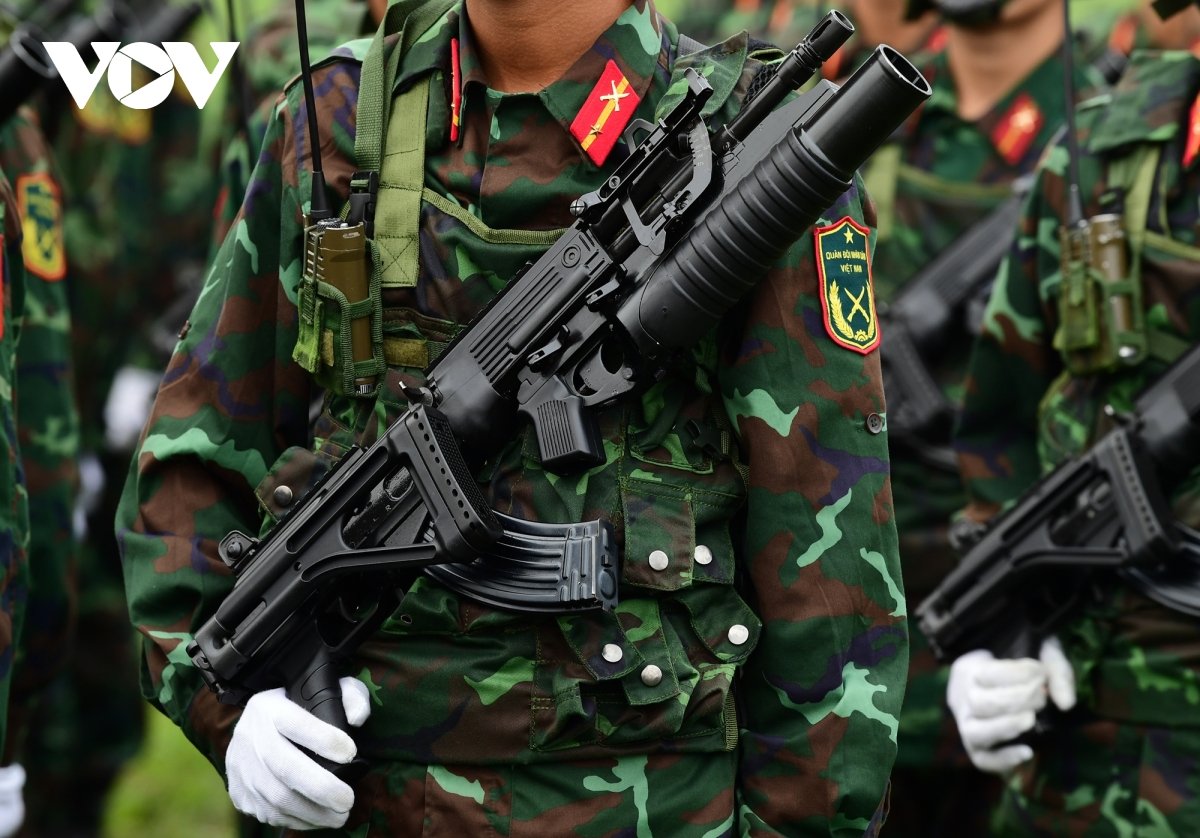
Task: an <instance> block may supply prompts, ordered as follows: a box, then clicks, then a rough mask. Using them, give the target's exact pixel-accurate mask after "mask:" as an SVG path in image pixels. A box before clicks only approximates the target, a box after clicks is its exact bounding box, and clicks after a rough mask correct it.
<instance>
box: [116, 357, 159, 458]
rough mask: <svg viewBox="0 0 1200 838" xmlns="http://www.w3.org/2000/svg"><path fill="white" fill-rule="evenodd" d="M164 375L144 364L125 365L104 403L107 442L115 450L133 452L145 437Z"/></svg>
mask: <svg viewBox="0 0 1200 838" xmlns="http://www.w3.org/2000/svg"><path fill="white" fill-rule="evenodd" d="M161 379H162V376H161V375H160V374H159V373H157V372H152V371H150V370H144V369H141V368H140V367H130V366H126V367H121V368H120V369H119V370H117V374H116V375H115V376H113V382H112V387H110V388H109V390H108V399H107V400H106V401H105V402H104V442H105V444H106V445H107V446H108V448H109V449H110V450H112V451H130V450H132V449H133V446H134V445H135V444H136V443H137V440H138V437H139V436H141V433H142V428H143V427H145V425H146V420H147V419H149V418H150V409H151V407H153V405H154V394H155V393H156V392H158V383H159V381H160V380H161Z"/></svg>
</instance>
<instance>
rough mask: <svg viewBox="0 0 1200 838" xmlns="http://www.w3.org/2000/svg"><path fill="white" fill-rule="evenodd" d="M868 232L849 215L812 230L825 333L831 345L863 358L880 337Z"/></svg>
mask: <svg viewBox="0 0 1200 838" xmlns="http://www.w3.org/2000/svg"><path fill="white" fill-rule="evenodd" d="M868 233H869V231H868V230H867V228H866V227H863V226H862V225H860V224H858V223H857V222H856V221H854V219H852V218H850V217H849V216H847V217H845V218H843V219H841V220H840V221H838V222H836V223H834V224H831V225H830V226H828V227H816V228H815V229H814V230H813V241H814V245H815V247H816V262H817V276H818V277H819V278H820V281H821V309H822V313H823V314H824V317H825V330H826V331H827V332H828V333H829V337H831V338H832V339H833V342H834V343H836V344H838V345H839V346H844V347H845V348H846V349H851V350H853V351H855V352H859V353H861V354H863V355H866V354H867V353H869V352H871V351H872V350H873V349H875V347H877V346H878V345H879V338H880V334H879V321H878V318H877V317H876V314H875V293H874V290H873V289H872V287H871V259H870V254H869V253H868V250H867V236H868Z"/></svg>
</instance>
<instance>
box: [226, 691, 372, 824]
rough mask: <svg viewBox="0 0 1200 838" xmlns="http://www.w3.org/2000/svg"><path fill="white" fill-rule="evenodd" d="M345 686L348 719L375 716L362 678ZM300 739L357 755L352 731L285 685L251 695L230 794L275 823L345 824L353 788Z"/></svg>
mask: <svg viewBox="0 0 1200 838" xmlns="http://www.w3.org/2000/svg"><path fill="white" fill-rule="evenodd" d="M339 685H340V686H341V688H342V706H343V707H344V708H345V710H346V719H347V721H349V722H350V724H352V725H354V726H355V727H358V726H359V725H361V724H362V723H363V722H365V721H366V720H367V717H368V716H370V715H371V700H370V697H369V695H368V693H367V687H366V685H365V684H363V682H362V681H360V680H358V679H357V678H342V679H341V680H340V682H339ZM297 745H300V746H303V747H304V748H307V749H308V750H309V751H311V752H312V753H314V754H316V755H317V756H320V757H324V758H325V759H327V760H330V761H331V762H337V763H347V762H350V761H351V760H352V759H354V755H355V754H356V753H357V751H358V749H357V746H355V744H354V740H353V739H351V738H350V735H349V734H347V733H346V732H345V731H341V730H338V729H337V728H336V727H334V726H333V725H331V724H327V723H326V722H323V721H321V720H320V719H318V718H317V717H316V716H314V715H313V714H312V713H310V712H308V711H307V710H305V709H304V708H302V707H301V706H300V705H298V704H295V703H294V702H292V701H291V700H290V699H289V698H288V697H287V696H286V695H284V692H283V689H282V688H279V689H274V690H267V691H266V692H261V693H255V694H254V695H253V696H251V697H250V700H249V701H248V702H246V709H245V711H243V713H242V717H241V718H240V719H238V722H237V724H236V725H235V726H234V728H233V739H232V740H231V741H230V743H229V751H228V752H227V753H226V755H225V770H226V773H227V774H228V776H229V798H230V800H232V801H233V805H234V807H235V808H236V809H237V810H238V811H239V812H244V813H245V814H247V815H249V816H250V817H252V818H256V819H257V820H259V821H261V822H263V823H266V824H270V825H271V826H283V827H287V828H289V829H321V828H333V827H339V826H342V825H343V824H344V823H345V822H346V816H347V815H348V814H349V813H350V807H351V806H353V805H354V790H353V789H351V788H350V786H348V785H346V784H345V783H343V782H342V781H341V780H339V779H338V778H337V777H335V776H334V775H333V774H332V773H331V772H330V771H327V770H326V769H324V768H322V767H321V766H320V765H318V764H317V763H316V762H315V761H314V760H313V759H312V758H311V757H309V756H308V755H307V754H305V753H304V752H303V751H301V750H300V748H298V747H296V746H297Z"/></svg>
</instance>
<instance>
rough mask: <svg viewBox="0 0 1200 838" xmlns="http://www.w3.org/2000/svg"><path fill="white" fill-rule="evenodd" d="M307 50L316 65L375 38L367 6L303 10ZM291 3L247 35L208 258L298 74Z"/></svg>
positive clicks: (332, 4) (317, 5)
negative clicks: (282, 95) (280, 99)
mask: <svg viewBox="0 0 1200 838" xmlns="http://www.w3.org/2000/svg"><path fill="white" fill-rule="evenodd" d="M304 19H305V23H306V28H307V31H308V50H309V55H310V56H311V58H312V60H313V61H316V60H319V59H321V58H323V57H325V56H326V55H328V54H329V53H331V52H333V50H334V48H335V47H337V46H338V45H339V44H344V43H346V42H347V41H350V40H353V39H354V38H359V37H362V36H363V35H370V34H374V24H373V22H372V21H371V16H370V13H369V11H368V9H367V4H366V3H365V2H363V0H317V2H307V3H305V4H304ZM297 37H298V36H297V32H296V6H295V3H291V2H289V3H284V4H279V6H278V8H276V9H275V11H274V13H273V14H272V15H270V16H269V17H268V18H267V19H266V20H265V21H264V22H262V23H260V24H259V25H257V26H254V27H253V28H251V29H250V31H249V32H247V35H246V39H245V43H243V45H242V50H241V55H240V61H241V66H242V68H243V78H242V80H241V81H240V84H238V83H237V82H235V87H234V90H233V91H232V93H233V95H234V96H235V97H237V101H236V103H235V104H236V107H235V109H236V110H237V111H238V114H239V118H238V119H236V120H231V121H230V122H228V123H227V126H228V129H229V130H228V131H227V132H226V135H225V136H224V137H223V138H222V143H221V145H222V148H223V152H222V164H221V189H220V194H219V195H218V197H217V208H216V210H215V212H214V224H213V229H212V243H213V253H214V254H215V252H216V250H217V249H218V248H220V246H221V242H223V241H224V240H225V235H226V233H228V232H229V227H230V225H231V224H232V223H233V218H234V216H235V215H237V211H238V208H239V207H241V205H242V198H243V197H244V196H245V194H246V186H247V184H248V183H249V181H250V172H251V170H253V168H254V164H255V163H256V161H257V156H256V155H257V153H258V150H259V148H261V146H262V140H263V135H264V134H266V132H267V125H268V124H269V123H270V120H271V116H272V114H273V113H274V109H275V97H276V96H277V95H278V94H279V91H280V90H282V89H283V88H284V87H286V86H287V84H288V82H290V81H291V80H292V79H294V78H295V77H296V76H297V75H298V74H299V73H300V53H299V50H298V49H297V47H296V44H297Z"/></svg>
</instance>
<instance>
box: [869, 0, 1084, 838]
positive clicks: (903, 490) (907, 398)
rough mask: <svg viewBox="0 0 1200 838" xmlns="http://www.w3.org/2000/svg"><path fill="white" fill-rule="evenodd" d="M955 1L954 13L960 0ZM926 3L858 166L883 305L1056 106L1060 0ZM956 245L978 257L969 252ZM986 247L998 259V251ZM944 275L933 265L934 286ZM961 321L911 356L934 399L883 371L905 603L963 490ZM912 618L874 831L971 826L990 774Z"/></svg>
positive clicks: (942, 564) (940, 559)
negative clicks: (873, 219) (908, 67)
mask: <svg viewBox="0 0 1200 838" xmlns="http://www.w3.org/2000/svg"><path fill="white" fill-rule="evenodd" d="M966 5H969V6H970V12H969V13H964V12H963V9H962V7H964V6H966ZM931 10H932V11H936V12H937V13H938V14H939V15H940V17H941V19H942V21H943V23H944V29H943V32H944V43H945V48H944V49H943V50H941V51H939V52H936V53H932V54H928V55H927V56H926V59H925V62H924V64H923V65H922V66H921V69H922V72H923V73H924V74H925V76H926V77H927V78H929V79H930V80H931V82H932V83H933V85H934V92H933V96H932V97H931V98H930V99H929V101H928V102H926V103H925V105H924V107H923V108H922V109H921V110H920V111H918V113H917V114H916V115H915V116H914V117H913V118H912V119H910V120H909V122H908V123H907V124H906V125H905V126H904V127H902V128H901V130H900V131H898V132H897V134H896V136H894V138H893V141H892V142H891V143H890V144H889V145H887V146H885V147H884V148H883V149H881V150H880V151H879V152H878V153H877V154H876V155H875V157H874V158H872V160H871V161H870V162H869V163H868V166H867V168H866V170H865V173H864V174H865V177H866V180H867V184H868V191H869V193H870V194H871V196H872V198H873V199H874V200H875V202H876V207H877V210H878V218H879V244H878V246H877V248H876V252H875V268H874V270H875V272H876V276H877V277H878V282H879V297H880V299H881V300H882V301H884V303H885V304H887V303H892V302H898V299H899V298H898V295H900V294H902V293H903V292H904V291H905V290H906V288H907V287H908V286H910V285H915V284H916V283H918V282H922V281H923V279H924V278H925V277H926V276H928V274H925V273H923V271H924V270H925V269H927V268H929V266H930V264H931V263H932V262H933V261H934V259H935V257H938V256H939V255H941V254H942V253H943V251H945V250H946V249H947V248H950V247H952V246H953V245H954V244H955V242H956V241H958V240H959V239H960V238H962V237H963V236H965V235H968V234H973V235H976V236H978V235H979V231H980V230H985V229H988V228H997V229H996V230H995V233H994V235H998V236H1000V237H1001V238H1004V237H1007V236H1010V235H1011V229H1012V221H1013V218H1015V206H1016V205H1015V203H1012V204H1009V206H1011V207H1013V208H1014V212H1013V213H1012V214H1011V215H1009V216H1008V217H1007V220H1005V219H1004V218H1001V219H1000V220H999V222H997V220H996V219H997V218H998V216H997V215H995V214H994V213H996V211H997V208H998V207H1000V206H1001V205H1002V204H1005V202H1006V201H1007V200H1008V199H1009V198H1010V196H1011V195H1012V193H1013V189H1014V183H1015V182H1016V181H1017V179H1018V178H1020V177H1021V176H1022V175H1024V174H1026V173H1028V172H1031V171H1032V170H1033V167H1034V165H1035V163H1036V162H1037V160H1038V157H1039V156H1040V155H1041V153H1042V150H1043V148H1045V146H1046V144H1047V143H1048V142H1049V140H1050V138H1051V137H1052V136H1053V135H1054V133H1055V132H1056V131H1057V130H1059V127H1060V124H1061V120H1062V114H1063V113H1064V110H1065V107H1066V104H1065V101H1064V99H1065V96H1066V93H1065V91H1064V85H1063V76H1064V73H1065V69H1064V66H1063V62H1062V58H1061V55H1060V48H1061V45H1062V40H1063V24H1062V0H989V1H988V2H980V3H973V4H962V3H955V2H950V0H946V2H941V1H940V0H934V1H933V2H929V0H913V2H912V3H910V5H909V15H910V17H913V18H915V19H921V20H923V19H924V16H925V15H928V14H929V13H930V11H931ZM1084 51H1085V48H1084V46H1083V45H1082V44H1081V45H1079V47H1078V49H1077V52H1078V53H1079V54H1080V55H1081V60H1080V61H1079V62H1078V64H1077V66H1078V67H1081V68H1084V69H1083V70H1081V71H1080V72H1079V73H1078V75H1077V77H1076V79H1075V86H1076V88H1077V89H1079V90H1086V89H1089V88H1091V87H1093V86H1094V85H1096V84H1099V83H1101V79H1100V78H1099V77H1098V76H1097V75H1095V74H1093V73H1091V72H1089V71H1087V70H1086V68H1087V61H1086V60H1083V59H1082V55H1083V53H1084ZM977 225H980V226H979V228H978V230H977V229H976V227H977ZM969 258H971V259H977V258H979V257H978V255H977V254H969ZM995 258H996V259H997V260H998V259H999V252H997V255H996V257H995ZM930 270H931V271H932V272H935V273H936V272H937V271H939V270H942V269H941V268H940V267H935V268H930ZM994 271H995V264H994V263H993V264H992V265H991V266H990V267H989V268H987V269H985V270H983V272H982V273H981V274H980V277H981V279H982V280H983V284H984V286H985V287H986V284H987V283H988V282H990V279H991V276H992V275H993V274H994ZM958 278H959V277H957V276H956V277H955V278H954V279H955V280H957V279H958ZM947 281H948V278H946V277H942V278H941V279H940V280H939V284H938V285H937V287H944V286H945V284H946V283H947ZM984 290H985V288H984V289H975V290H974V291H973V293H975V294H978V293H981V292H982V291H984ZM900 308H902V307H901V306H899V305H897V309H898V310H899V309H900ZM913 314H914V313H913V312H908V316H911V315H913ZM915 315H916V316H918V317H921V316H933V312H932V311H928V310H921V311H917V312H915ZM976 317H977V315H976ZM970 321H971V305H970V304H962V303H961V301H960V302H956V303H955V304H953V306H952V308H951V316H949V317H947V318H946V322H945V323H944V324H943V326H942V329H941V331H942V334H940V335H939V336H938V343H939V345H940V347H941V349H940V350H939V351H937V352H936V353H931V354H930V356H929V357H927V358H925V359H924V362H925V365H926V367H927V372H928V375H929V378H930V380H931V381H932V387H933V389H934V390H935V391H936V390H938V389H940V390H941V394H942V398H943V399H944V401H945V403H946V409H945V410H944V411H942V412H941V413H939V414H936V415H927V416H925V417H923V418H922V419H920V420H914V419H912V418H911V417H912V416H913V415H914V414H913V413H912V412H911V411H910V408H913V407H914V404H913V403H914V402H915V401H917V400H920V399H922V398H924V395H923V394H922V393H920V392H914V390H915V388H913V387H912V386H910V385H909V382H910V380H911V378H910V377H909V376H905V375H897V376H895V377H888V378H887V379H886V385H887V393H888V430H889V437H890V441H891V451H892V473H893V479H894V481H895V485H896V487H897V489H896V514H897V522H898V527H899V531H900V545H901V550H900V553H901V562H902V564H903V567H904V577H905V588H906V592H907V594H908V597H909V599H910V601H911V602H913V603H918V602H920V601H921V599H922V598H923V597H924V596H925V595H926V594H927V593H928V592H929V591H930V590H931V589H932V588H933V586H934V585H935V584H936V583H937V582H938V581H940V580H941V578H942V577H943V576H944V575H945V574H946V573H947V572H949V570H950V569H951V568H952V567H953V566H954V564H955V562H956V555H955V553H954V551H953V550H952V549H951V547H950V543H949V540H948V531H947V522H948V521H949V519H950V517H951V515H952V514H953V513H954V512H955V511H957V510H958V509H960V508H961V507H962V506H963V503H964V500H965V499H964V497H963V492H962V487H961V484H960V482H959V477H958V474H957V470H956V468H955V464H954V457H953V454H952V452H951V450H950V447H949V443H950V422H951V419H952V415H953V411H952V406H953V405H954V404H956V402H957V399H958V396H959V393H958V389H957V384H958V382H960V381H961V378H962V368H963V364H964V362H965V359H966V355H967V350H968V348H969V346H970V340H971V336H972V335H973V333H974V328H973V326H972V324H971V322H970ZM888 326H889V324H888V323H885V325H884V357H885V363H891V364H896V363H897V362H896V360H895V357H894V356H893V355H892V354H891V348H890V347H894V344H891V343H890V342H889V328H888ZM901 326H903V328H905V329H906V330H909V331H914V332H915V331H921V330H922V329H923V328H924V327H923V326H920V324H918V323H916V322H912V321H905V320H903V318H902V316H901V315H899V314H898V315H897V320H894V321H892V330H893V331H898V330H899V329H900V328H901ZM895 337H896V336H895V335H892V338H895ZM902 405H904V407H902ZM915 407H920V408H924V407H925V405H917V406H915ZM912 628H913V653H912V658H911V662H910V671H909V675H910V678H909V686H908V693H907V695H906V698H905V706H904V710H903V712H902V714H901V723H900V734H899V745H900V749H899V754H898V757H897V762H896V768H895V770H894V771H893V774H892V785H893V789H892V798H891V799H892V813H891V815H890V816H889V819H888V831H889V834H893V835H906V836H934V835H964V834H969V835H975V834H982V831H983V829H984V823H985V818H986V814H987V811H988V809H989V805H990V803H991V801H994V800H995V799H996V798H997V797H998V795H999V791H1000V788H999V783H998V782H997V781H996V779H995V778H993V777H989V776H984V775H981V774H979V773H976V772H972V771H970V770H969V764H968V763H967V760H966V756H965V755H964V754H963V752H962V750H961V748H960V747H959V746H958V737H957V734H956V732H955V730H954V725H953V721H952V719H951V717H950V715H949V713H947V712H946V711H945V709H944V705H943V697H944V695H945V684H946V669H945V668H944V667H940V666H938V665H937V663H936V661H935V660H934V659H933V656H932V654H931V653H930V652H929V650H928V647H927V646H926V645H925V644H924V642H923V639H922V638H921V636H920V634H919V632H917V631H916V627H915V626H913V627H912ZM964 769H968V770H964Z"/></svg>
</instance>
